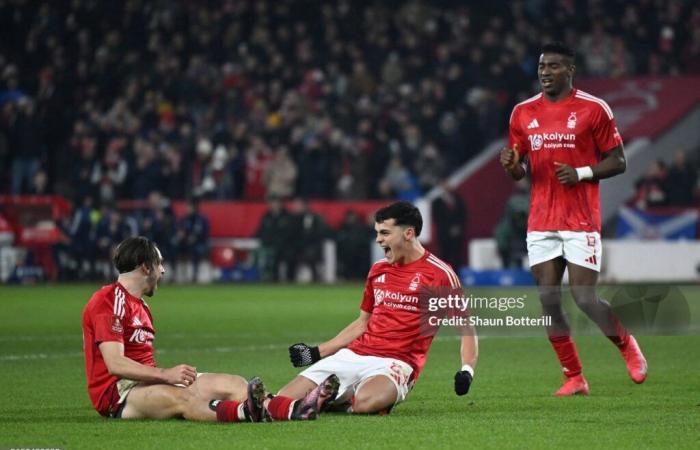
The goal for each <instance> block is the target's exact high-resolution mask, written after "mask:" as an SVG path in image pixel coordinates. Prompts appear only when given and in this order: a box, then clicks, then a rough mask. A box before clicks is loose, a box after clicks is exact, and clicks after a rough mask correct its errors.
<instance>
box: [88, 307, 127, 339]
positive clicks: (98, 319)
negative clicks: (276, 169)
mask: <svg viewBox="0 0 700 450" xmlns="http://www.w3.org/2000/svg"><path fill="white" fill-rule="evenodd" d="M125 316H126V302H124V300H123V298H122V299H119V298H115V297H114V296H107V297H105V298H103V301H101V302H99V304H98V305H96V306H95V309H94V310H93V314H92V326H93V329H94V331H95V341H96V342H97V343H100V342H110V341H114V342H121V343H123V342H124V317H125Z"/></svg>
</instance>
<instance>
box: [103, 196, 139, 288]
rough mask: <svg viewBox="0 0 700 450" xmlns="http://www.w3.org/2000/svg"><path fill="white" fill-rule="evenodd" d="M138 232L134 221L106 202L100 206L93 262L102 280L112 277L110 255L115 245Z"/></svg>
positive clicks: (112, 254)
mask: <svg viewBox="0 0 700 450" xmlns="http://www.w3.org/2000/svg"><path fill="white" fill-rule="evenodd" d="M137 234H138V227H137V224H136V221H135V220H134V219H133V218H132V217H129V216H126V215H124V214H123V213H122V212H121V211H119V210H118V209H117V208H115V207H114V206H113V205H110V204H108V203H105V204H103V206H102V208H101V218H100V220H99V222H98V223H97V227H96V228H95V246H96V249H95V250H96V253H95V262H96V267H94V270H95V271H96V272H97V273H96V274H97V275H98V276H101V277H102V278H103V279H104V280H109V279H111V278H112V275H114V274H113V271H114V269H113V267H112V264H111V261H112V256H114V250H115V249H116V247H117V245H118V244H119V243H120V242H121V241H123V240H124V239H126V238H128V237H133V236H136V235H137Z"/></svg>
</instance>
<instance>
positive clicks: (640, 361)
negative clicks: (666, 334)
mask: <svg viewBox="0 0 700 450" xmlns="http://www.w3.org/2000/svg"><path fill="white" fill-rule="evenodd" d="M567 270H568V271H569V284H570V285H571V294H572V296H573V297H574V301H575V302H576V305H577V306H578V307H579V308H580V309H581V310H582V311H583V312H584V313H585V314H586V315H587V316H588V317H589V318H590V319H591V320H592V321H593V322H594V323H595V324H596V325H598V327H599V328H600V329H601V331H602V332H603V334H605V335H606V336H607V337H608V339H610V341H612V343H613V344H615V345H616V346H617V348H618V349H619V350H620V353H621V354H622V357H623V359H624V360H625V364H626V365H627V371H628V373H629V376H630V378H632V380H633V381H634V382H635V383H643V382H644V380H645V379H646V376H647V362H646V359H645V358H644V355H643V354H642V352H641V350H640V349H639V345H638V344H637V341H636V339H635V338H634V336H631V335H630V334H629V333H628V332H627V329H626V328H625V327H624V325H622V323H621V322H620V320H619V319H618V318H617V316H616V315H615V314H614V313H613V311H612V308H611V307H610V303H608V302H607V301H605V300H603V299H601V298H600V297H598V294H597V292H596V284H597V282H598V272H597V271H596V270H593V269H589V268H587V267H583V266H580V265H578V264H575V263H572V262H568V263H567Z"/></svg>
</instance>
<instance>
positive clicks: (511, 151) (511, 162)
mask: <svg viewBox="0 0 700 450" xmlns="http://www.w3.org/2000/svg"><path fill="white" fill-rule="evenodd" d="M513 147H514V148H507V147H504V148H503V149H502V150H501V156H500V162H501V166H503V168H504V169H506V170H512V169H513V167H515V165H516V164H517V163H518V160H519V159H520V155H519V153H518V144H515V145H514V146H513Z"/></svg>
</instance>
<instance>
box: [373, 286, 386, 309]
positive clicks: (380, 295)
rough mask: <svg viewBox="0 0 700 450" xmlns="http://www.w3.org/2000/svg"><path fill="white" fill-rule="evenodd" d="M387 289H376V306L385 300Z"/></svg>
mask: <svg viewBox="0 0 700 450" xmlns="http://www.w3.org/2000/svg"><path fill="white" fill-rule="evenodd" d="M384 295H385V291H384V289H375V290H374V306H379V305H381V304H382V302H383V301H384Z"/></svg>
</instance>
